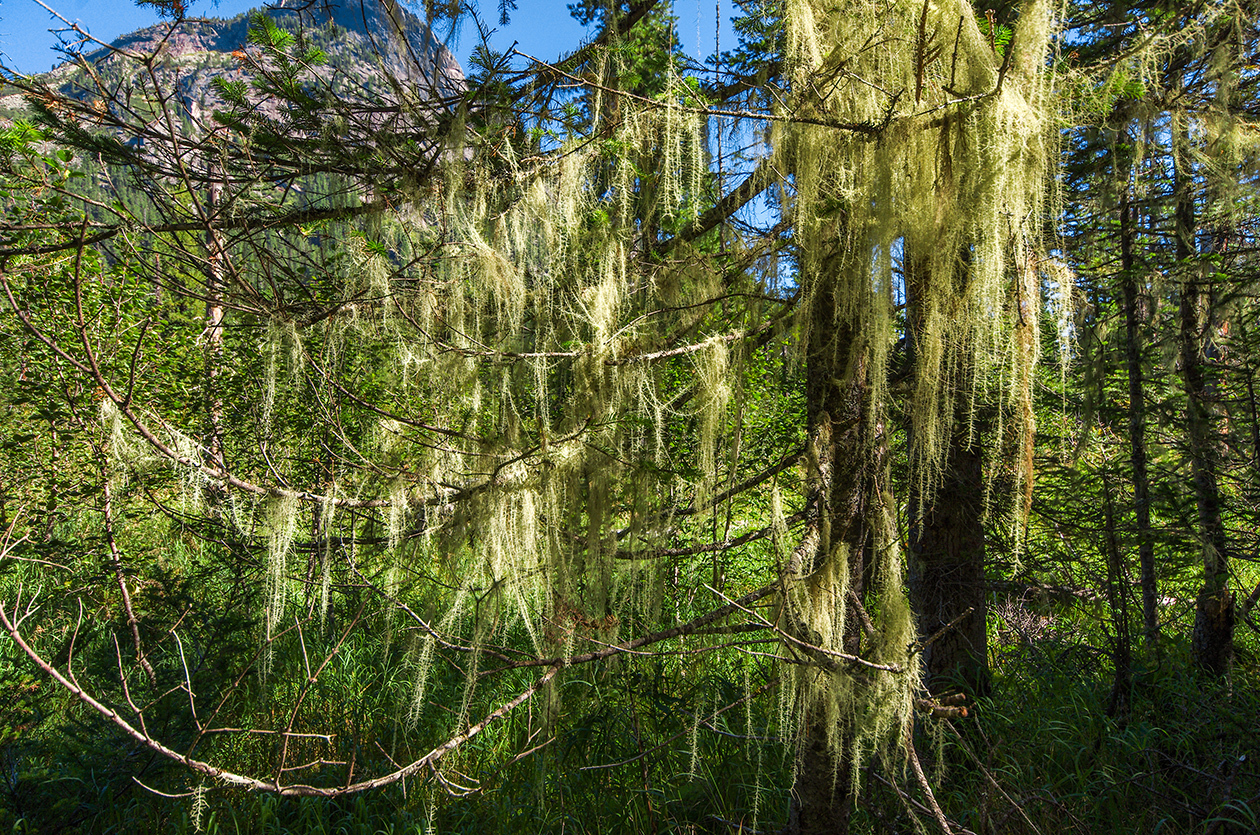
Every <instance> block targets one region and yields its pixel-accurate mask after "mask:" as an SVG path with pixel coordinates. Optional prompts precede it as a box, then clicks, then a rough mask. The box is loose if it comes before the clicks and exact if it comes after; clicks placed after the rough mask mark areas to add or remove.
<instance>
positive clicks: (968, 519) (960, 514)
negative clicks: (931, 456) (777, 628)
mask: <svg viewBox="0 0 1260 835" xmlns="http://www.w3.org/2000/svg"><path fill="white" fill-rule="evenodd" d="M962 257H963V258H964V260H966V256H965V254H964V255H963V256H962ZM905 263H906V302H907V321H908V329H909V334H908V346H909V347H908V353H909V359H910V365H911V368H915V367H916V363H917V362H918V357H919V356H920V351H919V346H918V341H919V338H920V334H921V333H922V329H923V328H922V320H923V312H922V311H921V309H920V307H921V305H920V303H919V300H920V299H923V298H925V297H926V292H925V289H926V284H927V282H928V281H930V280H931V276H930V275H928V270H929V267H928V266H927V263H926V261H925V260H922V259H919V258H914V259H911V258H909V257H907V258H906V261H905ZM960 274H961V276H962V278H961V279H960V280H959V281H958V282H957V283H958V284H959V285H961V286H959V287H958V288H957V292H958V294H959V296H962V295H963V294H965V293H966V286H965V285H966V270H965V269H964V270H961V271H960ZM945 351H946V352H947V353H948V354H950V355H951V356H947V357H946V358H945V359H944V360H943V362H942V365H943V366H944V368H945V369H948V371H947V373H949V374H950V375H951V376H953V377H955V378H956V379H954V380H952V381H951V387H952V388H953V390H954V391H956V392H966V391H970V390H971V380H970V379H969V377H970V375H969V373H968V366H967V363H966V362H959V361H957V358H958V356H959V355H964V354H965V352H966V347H965V346H963V345H958V344H951V345H947V346H946V348H945ZM916 373H917V370H916ZM929 408H934V407H932V406H929ZM949 421H950V424H951V425H950V429H949V432H950V438H949V450H948V452H947V454H946V459H945V461H944V462H943V471H942V474H941V479H940V483H939V484H938V485H937V488H936V490H935V492H934V493H933V494H932V495H931V496H926V497H925V496H922V495H921V494H920V491H919V490H918V488H917V486H916V485H912V487H911V500H910V507H911V511H910V512H911V521H910V576H909V586H910V600H911V603H912V606H913V609H914V612H915V614H916V615H917V616H918V626H919V637H920V639H922V640H923V641H925V642H928V641H930V643H925V644H924V648H923V656H922V664H923V678H924V681H925V682H926V683H927V685H928V689H929V691H930V692H932V693H933V694H937V695H939V694H942V693H944V692H946V691H948V690H950V689H953V688H955V687H956V684H957V683H960V682H961V683H962V684H963V685H964V687H965V688H966V689H967V690H969V691H970V692H971V693H973V694H975V695H978V696H980V695H987V694H988V691H989V659H988V634H987V621H988V617H987V606H986V602H985V601H986V598H985V585H984V559H985V538H984V526H983V524H982V522H981V520H982V518H983V515H984V494H985V489H984V467H983V463H984V462H983V456H982V454H981V450H980V447H979V445H978V444H977V443H976V439H975V438H974V437H970V433H969V431H968V428H967V427H966V426H965V425H963V424H962V422H961V421H960V420H959V416H958V415H957V414H954V415H951V416H950V417H949ZM911 446H912V447H913V444H911ZM955 621H957V623H955ZM951 624H953V625H952V626H950V625H951ZM946 627H950V628H949V629H948V631H946Z"/></svg>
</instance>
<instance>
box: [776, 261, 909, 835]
mask: <svg viewBox="0 0 1260 835" xmlns="http://www.w3.org/2000/svg"><path fill="white" fill-rule="evenodd" d="M824 271H825V270H824ZM814 283H815V287H814V288H813V290H812V292H811V294H810V296H811V301H810V305H811V306H810V326H809V328H810V330H809V335H808V347H807V349H806V398H807V400H806V402H807V406H806V421H807V423H806V426H807V431H808V438H809V451H808V473H807V476H808V479H809V501H810V504H811V511H812V514H811V515H812V517H813V518H814V520H815V522H816V524H817V525H818V528H819V535H818V541H817V546H816V547H815V548H814V549H813V550H812V553H810V554H807V555H806V560H805V564H804V565H802V566H801V569H800V570H801V573H802V575H803V576H805V577H807V578H810V579H808V580H807V582H809V583H811V586H814V583H815V581H814V579H813V578H814V577H815V576H822V575H828V574H829V573H830V572H828V571H826V570H824V569H827V568H828V567H829V561H831V560H836V559H843V558H845V556H847V560H848V564H847V569H848V574H847V578H848V591H849V592H850V593H849V594H848V595H846V602H845V604H844V605H845V607H846V612H845V629H844V634H843V636H842V637H841V643H842V650H843V651H844V652H846V653H849V654H851V655H858V654H860V653H861V652H862V649H863V646H862V643H863V641H862V638H863V632H862V627H861V623H862V620H863V618H864V617H865V614H866V613H865V611H864V610H863V609H862V608H861V607H862V603H863V601H864V597H865V592H866V590H867V587H868V585H869V583H868V579H869V572H870V569H871V566H872V563H873V560H872V557H873V542H874V530H873V528H872V525H871V524H870V519H871V514H872V513H874V512H879V508H877V507H876V503H877V502H878V501H879V500H880V499H879V496H880V491H879V489H878V487H879V481H880V477H881V474H882V473H883V471H884V457H885V454H886V444H885V442H884V439H883V438H882V437H878V435H879V433H878V432H875V431H872V426H873V422H872V420H871V417H872V416H871V412H870V410H871V408H872V404H871V402H870V395H871V391H870V388H871V387H870V381H869V380H868V356H867V352H866V348H865V347H864V346H863V345H862V341H863V340H862V333H861V330H862V329H861V326H860V324H859V323H858V322H857V321H854V320H849V319H844V320H842V319H839V318H838V316H839V315H840V314H838V312H837V305H836V299H835V287H834V279H833V278H832V277H831V276H827V275H823V276H817V277H815V282H814ZM811 592H814V593H820V594H825V593H834V589H831V588H823V587H822V586H821V581H820V582H819V585H818V586H816V587H811ZM798 637H800V638H801V639H802V640H805V641H807V642H809V643H814V642H816V640H817V639H816V638H814V636H810V635H801V636H798ZM829 721H834V720H829V718H828V717H827V715H826V711H825V710H823V709H820V708H817V707H811V708H808V709H807V711H806V715H805V717H804V719H803V721H802V727H801V729H800V741H799V744H798V748H797V760H796V777H795V781H794V785H793V787H792V798H791V810H790V814H789V831H790V832H792V833H794V835H821V833H828V835H835V833H845V832H848V830H849V822H850V819H851V817H852V813H853V792H852V787H853V782H854V773H853V763H852V762H851V761H849V759H848V758H847V757H846V756H845V755H844V754H842V753H838V752H842V751H847V750H849V749H850V748H851V744H850V742H851V740H850V739H849V738H848V735H849V734H850V733H851V731H850V730H849V729H848V728H845V727H841V728H840V729H838V731H837V730H836V729H833V728H831V727H829ZM837 732H838V733H840V734H841V735H842V743H841V744H840V745H839V746H837V745H835V744H834V743H833V740H834V739H835V734H836V733H837Z"/></svg>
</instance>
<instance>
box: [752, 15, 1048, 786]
mask: <svg viewBox="0 0 1260 835" xmlns="http://www.w3.org/2000/svg"><path fill="white" fill-rule="evenodd" d="M785 14H786V18H787V22H788V26H787V32H788V62H789V67H790V77H791V78H792V85H793V89H794V91H796V94H795V95H794V97H793V98H792V99H791V103H790V105H789V106H788V108H786V109H785V110H784V111H783V115H784V116H785V118H786V120H785V121H784V122H782V123H780V124H779V126H778V127H777V128H776V131H775V142H774V144H775V147H776V149H777V153H778V155H779V158H780V160H781V165H782V166H783V168H784V169H785V170H788V171H791V172H792V173H793V176H794V180H793V185H794V187H795V195H794V201H795V202H794V205H793V206H792V211H793V217H794V220H795V223H796V235H797V236H798V240H799V246H800V253H801V256H800V257H801V261H802V272H803V274H804V275H805V276H806V281H805V291H806V298H805V309H804V311H803V313H802V320H803V321H804V322H805V323H807V333H806V334H805V339H806V340H814V341H821V340H824V339H828V338H830V336H829V335H828V334H826V333H823V332H821V330H822V329H825V328H829V327H834V328H844V329H845V330H844V333H846V334H847V335H848V336H847V337H846V339H845V340H844V341H843V344H839V345H837V347H836V350H837V351H841V352H847V353H841V354H838V355H837V356H836V357H834V359H833V363H834V366H835V368H836V369H838V370H837V374H839V375H842V376H845V377H848V376H850V375H853V374H858V375H862V379H863V380H864V386H865V389H864V392H865V393H864V397H865V399H866V403H867V404H868V405H867V407H866V408H865V409H864V415H865V420H866V421H867V422H868V424H869V426H868V429H867V431H866V433H865V434H866V437H867V438H868V439H872V440H868V441H867V443H879V442H880V441H878V440H874V439H879V438H882V437H883V435H884V429H883V427H884V425H885V424H886V421H887V414H886V409H885V404H886V403H887V402H888V401H889V396H888V393H887V391H886V390H885V387H886V381H887V379H888V377H889V374H888V371H887V367H888V362H889V356H890V351H891V349H892V346H893V344H894V342H895V340H896V339H897V336H898V334H897V331H896V329H895V321H896V320H895V316H894V308H895V303H896V299H895V297H896V295H898V291H901V292H903V293H904V296H905V298H906V304H907V306H908V308H909V312H908V314H907V319H908V320H909V322H910V324H909V326H908V330H909V333H908V334H907V338H908V339H909V340H911V341H912V342H913V345H912V348H913V351H914V366H913V368H914V378H913V381H912V387H911V393H910V396H909V414H910V423H911V427H910V439H911V449H910V463H911V479H912V481H913V482H914V483H915V485H916V488H917V492H918V494H919V495H920V496H923V497H928V496H930V495H931V493H932V491H933V490H934V488H935V486H936V483H937V480H938V479H939V477H940V474H941V470H942V467H943V464H944V462H945V458H946V454H947V451H948V449H949V441H950V437H951V433H952V432H953V431H954V427H955V425H956V424H957V423H958V422H959V421H962V422H963V423H964V424H970V423H971V422H972V417H971V416H972V415H974V414H975V411H976V409H977V408H978V407H979V406H980V405H981V404H984V405H996V407H997V408H999V409H1001V410H1002V411H1003V412H1004V413H1009V414H1010V415H1011V416H1012V417H1011V422H1013V423H1014V424H1016V425H1017V426H1018V427H1019V431H1020V437H1021V442H1020V455H1019V461H1018V463H1017V472H1018V479H1017V481H1018V485H1019V493H1020V495H1021V497H1024V502H1023V503H1024V505H1025V506H1024V508H1023V510H1025V511H1026V496H1027V495H1028V494H1027V491H1026V489H1025V488H1027V487H1030V485H1031V466H1032V458H1031V448H1032V447H1031V443H1032V433H1033V430H1034V421H1033V410H1032V376H1031V372H1032V368H1033V366H1034V365H1035V363H1036V361H1037V358H1038V357H1037V352H1038V346H1039V335H1038V323H1039V318H1040V286H1039V284H1040V282H1039V272H1038V265H1037V262H1036V260H1035V256H1034V252H1035V251H1036V248H1037V243H1038V233H1037V230H1038V228H1039V224H1040V223H1041V221H1042V213H1043V195H1044V191H1045V187H1044V181H1045V179H1046V172H1047V168H1048V165H1049V158H1050V156H1051V151H1052V146H1051V141H1052V127H1053V126H1052V124H1051V123H1050V120H1049V115H1048V113H1047V107H1048V106H1049V88H1048V84H1049V81H1048V74H1047V73H1046V72H1044V70H1043V65H1044V59H1045V54H1046V48H1047V42H1048V34H1049V29H1050V13H1049V7H1048V5H1047V4H1045V3H1040V2H1031V3H1028V4H1025V6H1024V7H1023V9H1022V11H1021V16H1020V20H1019V25H1018V29H1017V33H1016V35H1015V40H1014V43H1013V44H1012V45H1011V46H1010V47H1009V48H1010V49H1011V50H1012V54H1011V55H1010V56H1009V60H1004V58H1003V56H1001V55H998V54H996V51H995V50H994V49H993V47H992V46H991V45H990V44H989V43H988V41H987V40H986V39H985V38H984V37H983V36H982V33H981V31H980V29H979V27H978V26H977V24H976V21H975V18H974V13H973V11H972V7H971V5H970V4H968V3H965V2H946V3H928V2H917V1H916V2H891V3H884V2H881V3H875V2H860V1H857V2H845V3H829V2H819V0H789V2H787V3H786V5H785ZM898 263H900V267H901V269H900V270H898V269H897V265H898ZM820 304H826V305H830V306H831V308H832V309H830V310H826V311H821V312H820V311H818V310H817V309H816V307H817V305H820ZM829 322H830V323H834V325H828V323H829ZM810 328H812V329H813V331H812V332H811V331H809V330H808V329H810ZM960 380H969V381H970V383H969V384H968V385H966V386H961V387H960V386H959V385H958V381H960ZM839 384H840V383H839V382H837V383H836V385H839ZM843 465H845V466H853V465H852V464H850V463H849V462H843ZM836 466H841V463H840V462H837V463H836ZM890 505H891V503H890V501H889V500H888V499H887V498H886V497H885V496H883V495H882V493H881V494H879V495H874V496H872V497H871V507H872V508H873V509H872V510H871V511H870V512H869V514H868V515H871V516H873V517H876V518H871V519H868V524H870V525H871V527H872V532H873V536H872V542H873V546H872V547H873V554H874V572H873V575H874V576H873V581H872V582H871V583H870V585H869V586H868V587H867V588H866V589H864V592H865V595H866V597H867V600H868V604H867V608H868V609H870V608H872V607H874V609H875V611H873V612H872V613H871V614H872V619H873V620H874V626H873V628H874V629H875V631H876V632H877V633H878V638H877V639H875V636H873V635H872V636H870V638H872V639H874V640H872V641H871V643H872V644H873V646H872V649H871V651H870V652H869V653H867V655H866V656H864V657H865V658H866V660H867V661H871V662H874V663H877V664H883V665H885V666H886V667H888V668H889V669H888V670H879V669H875V668H872V667H870V666H869V665H868V666H866V667H860V666H859V667H857V668H855V669H840V670H836V671H834V672H827V673H824V672H822V671H819V670H816V669H813V668H805V669H803V670H798V671H795V672H794V673H793V680H794V681H795V684H796V688H795V691H796V695H795V696H794V697H792V698H789V699H788V701H787V704H786V706H785V709H786V710H787V711H788V716H787V717H785V718H790V719H793V720H794V721H795V722H798V723H799V722H803V721H805V720H804V718H803V717H804V716H805V715H806V714H809V715H814V716H817V715H822V716H825V721H824V722H823V724H824V725H825V726H826V727H827V728H828V729H829V731H828V733H829V734H831V736H829V738H828V741H829V743H830V745H831V746H832V747H833V749H835V750H836V751H837V754H840V755H842V756H846V757H848V758H849V760H850V761H851V762H852V763H853V764H854V768H853V771H854V773H856V770H857V767H858V765H859V764H860V762H861V761H862V758H863V757H864V756H865V755H866V754H867V753H869V752H870V751H871V750H873V749H874V748H876V747H878V745H879V744H880V740H881V739H887V738H889V737H890V735H891V734H892V733H893V732H895V731H896V729H898V728H899V727H900V726H901V723H902V722H903V721H904V719H905V717H906V715H907V714H908V711H909V708H910V693H911V692H912V688H913V686H914V682H915V677H914V675H913V674H912V671H913V669H914V663H913V659H912V658H911V657H910V656H909V655H908V654H907V647H909V646H910V645H911V642H912V641H913V639H914V634H915V633H914V629H913V623H912V620H911V617H910V612H909V607H908V604H907V602H906V597H905V593H904V590H903V588H902V579H901V577H902V572H901V562H900V557H899V556H898V552H897V548H896V546H895V543H896V539H897V534H896V528H895V526H894V525H893V524H892V523H891V522H890V521H889V520H890V518H891V506H890ZM913 512H919V511H918V509H914V510H913ZM851 558H852V555H851V553H850V551H849V549H848V547H847V546H845V545H843V544H841V545H836V546H833V548H832V550H831V552H830V553H829V554H827V555H825V556H824V558H822V562H821V564H816V565H815V566H814V568H813V571H812V574H811V575H810V576H809V578H808V581H804V580H803V581H801V582H800V583H798V584H794V585H793V586H792V587H791V588H790V589H789V593H788V599H787V602H786V604H785V605H786V606H787V607H788V608H789V609H790V610H791V611H792V612H793V613H794V614H793V617H795V618H796V619H797V620H798V621H799V623H800V626H799V628H800V629H801V630H802V631H803V633H804V634H807V635H809V636H811V637H812V638H814V639H815V640H816V642H817V645H818V646H820V647H822V648H823V649H824V650H830V651H834V652H842V651H843V647H844V644H843V641H842V639H843V637H844V636H845V635H846V634H848V633H849V632H850V631H852V630H854V629H856V628H857V627H856V626H855V625H853V624H849V623H847V622H846V617H847V616H848V615H847V610H848V609H849V607H848V606H847V599H848V597H849V596H850V589H849V586H848V583H849V577H850V576H851V571H850V567H849V561H850V559H851ZM868 629H869V627H868ZM877 659H878V660H877ZM890 670H899V671H902V672H891V671H890ZM842 749H846V750H842Z"/></svg>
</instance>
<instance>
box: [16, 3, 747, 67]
mask: <svg viewBox="0 0 1260 835" xmlns="http://www.w3.org/2000/svg"><path fill="white" fill-rule="evenodd" d="M44 2H45V3H46V4H47V5H48V6H49V7H50V8H53V9H56V10H57V11H58V12H59V13H60V14H61V15H62V16H63V17H65V18H66V19H68V20H72V21H77V22H78V23H79V24H80V25H82V26H83V27H84V28H85V29H87V31H89V32H90V33H91V34H92V36H93V37H95V38H99V39H100V40H102V41H106V42H109V41H112V40H113V39H115V38H117V37H118V36H119V35H125V34H127V33H128V32H132V31H135V30H136V29H140V28H142V27H145V26H149V25H151V24H153V23H156V22H157V21H158V20H159V18H158V16H157V14H156V13H155V12H153V11H152V10H151V9H148V8H140V7H137V6H136V5H135V4H134V3H133V2H132V0H44ZM262 2H263V0H190V2H189V4H188V7H189V15H191V16H203V17H204V16H209V17H233V16H235V15H237V14H240V13H241V12H244V11H248V10H249V9H251V8H256V7H258V6H259V5H261V3H262ZM567 2H571V0H518V3H517V10H516V11H515V12H513V13H512V23H511V25H510V26H507V27H503V28H501V29H500V31H498V32H497V33H496V34H495V36H494V38H493V39H492V43H493V44H494V46H495V47H497V48H499V49H507V47H509V46H510V45H511V44H512V41H517V42H518V44H519V46H518V48H519V49H520V50H521V51H523V52H528V53H529V54H531V55H534V56H536V57H538V58H542V59H544V60H546V59H548V58H555V57H557V56H559V55H562V54H564V53H566V52H568V51H570V50H572V49H573V48H574V47H576V46H577V45H578V44H579V43H580V42H581V41H582V39H583V38H584V37H585V32H584V30H583V28H582V27H581V26H579V25H578V24H577V22H576V21H575V20H573V18H571V17H570V16H569V12H568V9H567V8H566V3H567ZM719 2H720V4H721V9H722V12H721V14H722V48H723V49H729V48H730V47H731V46H733V45H734V42H735V39H734V36H733V34H732V30H731V27H730V15H731V8H732V7H731V3H730V0H719ZM673 6H674V14H676V15H677V16H678V28H679V32H678V35H679V39H680V40H681V42H682V44H683V48H684V49H685V50H686V51H687V52H688V53H689V54H690V55H692V56H695V55H696V54H697V49H696V43H697V36H698V37H699V42H700V43H701V44H702V47H701V49H700V50H699V51H700V52H702V53H703V54H706V55H707V54H709V53H711V52H712V51H713V43H714V41H713V30H714V23H715V19H716V17H717V15H716V14H715V6H714V4H713V3H712V2H706V0H674V2H673ZM483 7H484V11H485V16H486V17H487V18H488V19H490V20H491V21H497V19H498V5H497V2H494V0H483ZM55 28H64V24H62V23H60V22H59V21H57V20H56V19H55V18H54V17H53V16H52V15H50V14H49V13H48V12H47V11H46V10H45V9H43V8H41V7H40V6H39V4H37V3H36V2H35V0H0V52H2V53H3V61H4V65H5V66H6V67H9V68H11V69H17V70H19V71H21V72H24V73H38V72H44V71H45V70H48V69H49V68H51V67H52V66H53V64H55V63H57V62H58V61H59V60H60V59H59V58H58V55H57V53H56V52H55V51H54V50H55V47H56V45H57V43H58V41H57V36H56V35H54V34H52V33H50V32H49V31H48V30H49V29H55ZM461 35H462V37H460V38H459V39H458V40H457V41H456V42H452V43H451V44H450V46H451V49H452V50H453V51H454V52H455V54H456V55H457V56H459V58H460V62H461V63H464V64H466V63H467V62H466V60H465V59H466V58H467V55H468V52H469V51H470V50H471V49H472V47H473V46H474V45H475V44H476V33H475V31H474V30H473V28H472V27H471V26H466V27H464V31H463V32H462V33H461Z"/></svg>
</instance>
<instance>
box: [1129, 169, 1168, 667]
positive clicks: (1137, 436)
mask: <svg viewBox="0 0 1260 835" xmlns="http://www.w3.org/2000/svg"><path fill="white" fill-rule="evenodd" d="M1132 220H1133V211H1132V207H1131V206H1130V205H1129V191H1128V189H1127V188H1126V189H1125V190H1124V192H1123V193H1122V194H1121V195H1120V268H1121V272H1120V293H1121V295H1122V296H1123V299H1124V330H1125V364H1126V365H1127V367H1128V374H1129V461H1130V463H1131V465H1132V467H1133V514H1134V516H1135V517H1136V521H1137V537H1138V566H1139V569H1140V571H1141V583H1142V625H1143V629H1142V632H1143V636H1144V638H1145V640H1146V645H1147V646H1148V647H1153V646H1154V645H1155V644H1156V643H1158V641H1159V617H1158V612H1157V611H1156V608H1155V602H1156V600H1157V599H1158V595H1157V594H1156V581H1155V544H1154V542H1153V541H1152V539H1151V491H1150V480H1149V478H1148V477H1147V472H1146V434H1145V433H1146V395H1145V392H1144V390H1143V384H1142V346H1141V342H1140V340H1141V334H1140V332H1139V330H1138V324H1139V322H1138V319H1139V312H1138V291H1137V282H1136V281H1135V279H1134V275H1135V270H1136V265H1135V263H1134V258H1133V223H1132Z"/></svg>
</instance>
